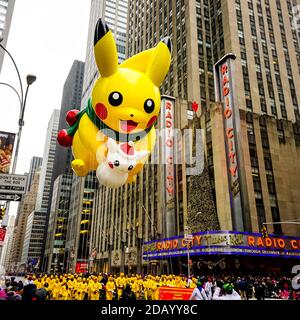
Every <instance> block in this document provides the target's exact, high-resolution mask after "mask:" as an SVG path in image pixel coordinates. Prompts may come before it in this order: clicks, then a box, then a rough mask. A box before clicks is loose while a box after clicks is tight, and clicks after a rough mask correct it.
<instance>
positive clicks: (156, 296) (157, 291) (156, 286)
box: [152, 276, 161, 300]
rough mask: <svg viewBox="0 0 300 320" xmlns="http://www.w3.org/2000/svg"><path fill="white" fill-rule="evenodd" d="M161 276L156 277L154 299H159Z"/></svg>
mask: <svg viewBox="0 0 300 320" xmlns="http://www.w3.org/2000/svg"><path fill="white" fill-rule="evenodd" d="M160 284H161V282H160V277H158V276H157V277H156V278H155V280H154V281H153V294H152V300H159V287H160V286H161V285H160Z"/></svg>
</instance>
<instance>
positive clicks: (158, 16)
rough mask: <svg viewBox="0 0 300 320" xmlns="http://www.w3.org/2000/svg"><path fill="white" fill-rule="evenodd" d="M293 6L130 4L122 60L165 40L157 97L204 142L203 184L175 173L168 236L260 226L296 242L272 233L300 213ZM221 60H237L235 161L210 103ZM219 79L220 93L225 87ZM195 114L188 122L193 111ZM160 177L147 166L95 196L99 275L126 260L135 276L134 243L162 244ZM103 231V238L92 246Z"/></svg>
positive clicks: (298, 59)
mask: <svg viewBox="0 0 300 320" xmlns="http://www.w3.org/2000/svg"><path fill="white" fill-rule="evenodd" d="M296 5H299V1H298V0H297V1H295V0H294V1H291V0H288V1H279V0H278V1H268V0H249V1H239V0H236V1H234V0H224V1H220V0H210V1H208V0H191V1H185V0H177V1H176V0H165V1H164V0H156V1H148V0H140V1H138V0H137V1H135V0H132V1H129V2H128V9H129V10H128V12H129V15H128V32H127V36H128V39H127V41H128V49H127V53H128V56H132V55H133V54H135V53H137V52H140V51H142V50H144V49H147V48H150V47H153V46H154V45H155V44H156V43H158V41H159V40H160V39H161V38H163V37H165V36H168V35H169V36H171V38H172V42H173V46H174V47H173V58H172V63H171V69H170V72H169V74H168V76H167V78H166V80H165V82H164V84H163V85H162V87H161V90H162V92H163V93H164V94H168V95H171V96H174V97H175V98H176V103H175V117H174V118H175V120H174V122H175V126H176V128H179V129H184V128H190V129H193V130H195V129H198V128H201V129H202V130H203V131H202V132H203V133H204V134H203V144H204V149H205V164H204V166H203V168H204V170H203V172H202V174H196V175H192V176H189V175H187V174H186V170H187V169H188V166H187V165H186V163H183V164H182V165H178V166H174V172H175V174H174V175H175V177H176V178H175V181H176V182H175V187H176V188H175V199H176V200H177V203H175V205H174V208H175V211H174V215H173V224H174V226H173V227H172V232H173V234H172V235H173V236H182V235H183V233H185V232H186V231H189V230H192V232H193V233H194V232H197V231H198V232H201V231H206V230H216V229H221V230H233V231H240V232H243V231H248V232H259V231H260V230H261V228H262V226H263V223H264V222H269V223H275V224H274V225H268V231H269V232H270V233H275V234H278V235H281V234H285V235H290V236H295V235H297V234H299V227H298V226H297V225H296V224H282V225H281V224H277V223H278V222H280V221H285V220H293V219H296V218H297V212H299V206H300V201H299V199H300V198H299V192H300V189H299V182H300V181H299V176H297V175H295V172H297V171H299V162H296V161H294V159H298V157H299V152H300V150H299V133H300V132H299V98H300V97H299V90H297V89H299V83H300V81H299V80H300V79H299V65H300V55H299V29H298V30H296V29H295V28H294V25H295V24H294V20H295V19H294V18H295V17H294V11H295V9H293V8H294V7H295V6H296ZM276 35H277V36H276ZM227 53H234V54H235V55H236V59H235V61H232V68H231V70H230V71H231V78H232V79H231V78H230V81H233V82H234V84H233V86H232V88H231V89H232V94H233V95H234V99H235V100H234V101H235V102H236V103H235V105H236V109H235V110H237V112H236V111H235V115H234V116H235V117H236V118H235V127H234V130H235V132H234V134H235V135H236V140H238V141H236V145H237V146H238V148H237V150H236V155H234V156H233V155H232V153H230V152H229V151H230V150H228V145H229V146H231V144H230V141H228V143H227V139H228V137H231V136H232V132H231V131H230V132H229V133H228V132H226V125H227V123H226V120H227V118H225V119H224V115H225V116H226V117H229V113H224V111H226V112H227V111H228V110H226V109H225V110H223V104H221V103H219V102H220V101H216V99H218V100H222V101H223V99H221V95H217V96H215V94H216V93H217V92H218V89H219V88H218V87H216V88H215V81H216V83H218V81H217V79H216V78H215V76H214V65H215V64H216V63H217V62H218V61H219V60H220V59H221V58H222V57H223V56H224V55H225V54H227ZM224 70H225V71H226V72H227V71H228V70H229V68H228V70H227V69H224ZM224 70H223V72H224V73H225V71H224ZM228 78H229V77H228ZM225 79H226V83H225V85H226V84H227V81H229V80H228V79H227V78H225ZM225 89H226V88H225ZM225 92H226V91H225ZM193 102H195V103H194V104H193ZM197 105H199V108H198V110H197V111H196V112H194V111H193V108H192V107H193V106H197ZM195 109H197V108H195ZM229 129H230V130H231V128H229ZM228 134H229V136H228ZM195 141H196V140H195V137H194V146H193V149H197V148H198V147H199V145H200V144H201V142H198V143H197V144H195ZM193 151H195V150H193ZM230 157H231V158H230ZM236 157H238V166H239V169H238V170H239V185H238V187H237V188H236V189H234V188H232V186H231V185H230V182H229V181H230V176H229V174H230V168H231V167H230V166H231V163H236V162H235V161H236ZM159 177H160V170H159V169H158V168H157V166H148V167H147V166H146V167H145V169H144V170H143V173H142V174H141V176H140V177H139V178H138V180H137V184H136V185H130V186H126V187H124V188H123V189H120V190H113V191H110V190H107V191H105V192H106V193H107V195H106V196H104V195H103V191H101V190H100V191H98V192H97V198H96V200H95V204H96V205H95V212H94V217H95V219H94V220H93V225H92V240H91V248H92V247H96V246H97V245H98V251H99V252H100V254H99V255H98V259H99V260H98V263H99V265H98V266H99V269H100V270H102V269H106V270H107V268H109V267H110V269H113V268H115V270H119V268H120V266H121V268H122V261H123V262H124V261H130V260H131V264H132V263H133V266H134V267H135V265H136V264H137V263H138V262H137V256H139V254H137V248H138V241H140V240H142V241H146V242H148V244H149V246H150V247H151V246H153V248H154V249H153V248H152V249H151V250H155V247H156V243H155V242H151V241H152V239H153V238H158V237H161V238H163V237H166V236H170V234H166V233H165V231H166V230H164V228H163V224H164V223H162V222H163V221H165V222H166V215H165V213H166V211H165V208H164V206H163V202H162V201H161V199H160V194H162V193H163V192H164V189H165V185H164V184H162V183H159V181H161V180H160V178H159ZM235 186H236V185H235ZM132 189H134V191H133V190H132ZM137 190H138V192H137ZM235 192H236V193H237V194H238V193H240V194H241V195H240V198H239V202H240V203H242V205H240V207H239V210H237V209H236V208H235V206H236V204H235V201H233V200H232V199H235V197H233V195H235V194H234V193H235ZM212 202H213V203H212ZM214 206H215V207H216V211H217V215H216V214H215V211H214ZM125 208H127V209H125ZM158 209H159V210H158ZM126 211H127V212H126ZM156 212H157V213H156ZM136 217H138V219H136ZM141 217H142V218H141ZM97 219H99V220H97ZM126 220H127V221H126ZM191 221H193V223H192V225H191ZM107 225H109V226H112V227H110V228H109V229H105V228H104V229H103V227H104V226H107ZM120 225H121V227H120ZM114 226H116V229H117V230H115V228H114ZM186 227H187V229H186ZM101 230H106V231H105V233H106V234H105V235H103V236H102V237H99V234H101V232H102V231H101ZM120 241H121V243H120ZM124 246H125V247H128V250H127V251H129V252H130V250H131V251H132V256H133V257H134V258H131V259H129V255H127V256H128V257H125V259H124V253H123V251H124V249H123V248H124ZM120 249H121V250H120ZM156 250H157V249H156ZM184 254H185V253H183V255H184ZM197 255H199V253H197V254H195V256H197ZM258 255H259V254H258ZM153 256H154V257H155V258H157V257H156V256H155V255H153ZM163 256H165V257H166V258H167V257H171V254H170V253H164V254H163V255H162V257H163ZM121 257H122V258H121ZM128 259H129V260H128ZM179 260H180V259H179ZM199 261H200V260H199ZM177 262H179V263H178V264H177V265H178V266H179V270H178V271H180V272H182V265H180V261H177ZM281 263H282V260H281ZM154 264H157V261H154ZM125 265H127V263H125ZM128 267H129V265H128Z"/></svg>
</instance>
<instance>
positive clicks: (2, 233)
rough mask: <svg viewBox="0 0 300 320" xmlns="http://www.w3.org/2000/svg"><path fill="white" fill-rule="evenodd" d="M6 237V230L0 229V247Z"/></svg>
mask: <svg viewBox="0 0 300 320" xmlns="http://www.w3.org/2000/svg"><path fill="white" fill-rule="evenodd" d="M5 235H6V229H5V228H0V246H2V245H3V242H4V239H5Z"/></svg>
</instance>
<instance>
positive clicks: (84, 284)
mask: <svg viewBox="0 0 300 320" xmlns="http://www.w3.org/2000/svg"><path fill="white" fill-rule="evenodd" d="M78 291H79V300H83V299H84V295H85V294H86V293H87V291H88V284H87V281H86V278H83V279H82V282H81V283H80V285H79V286H78Z"/></svg>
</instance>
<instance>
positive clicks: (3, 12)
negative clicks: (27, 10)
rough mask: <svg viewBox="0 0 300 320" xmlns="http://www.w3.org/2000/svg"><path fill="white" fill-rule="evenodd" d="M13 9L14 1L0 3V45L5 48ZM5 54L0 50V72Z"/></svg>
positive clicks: (4, 0)
mask: <svg viewBox="0 0 300 320" xmlns="http://www.w3.org/2000/svg"><path fill="white" fill-rule="evenodd" d="M14 7H15V0H1V1H0V39H3V40H2V42H1V44H2V45H3V46H4V47H5V46H6V43H7V38H8V34H9V29H10V24H11V20H12V15H13V11H14ZM4 54H5V52H4V51H3V50H0V72H1V69H2V64H3V59H4Z"/></svg>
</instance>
